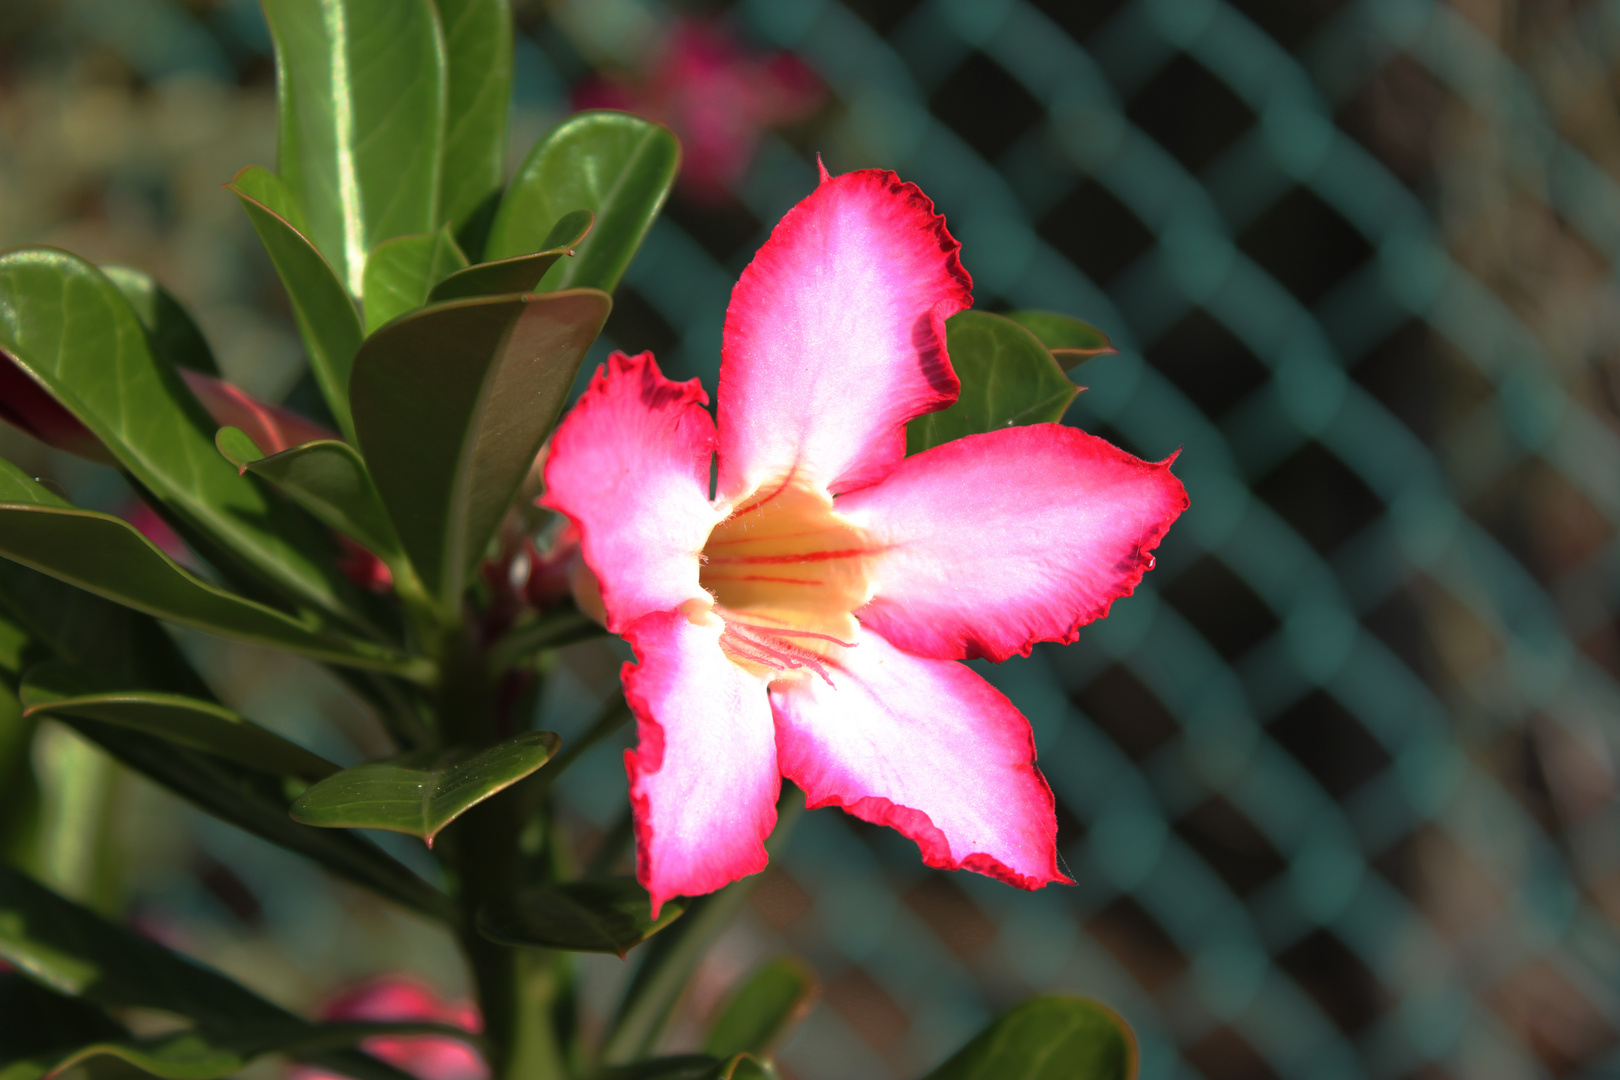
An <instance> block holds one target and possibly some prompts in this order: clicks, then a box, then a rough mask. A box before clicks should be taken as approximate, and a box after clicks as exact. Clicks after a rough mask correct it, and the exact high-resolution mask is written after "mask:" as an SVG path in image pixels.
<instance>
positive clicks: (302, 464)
mask: <svg viewBox="0 0 1620 1080" xmlns="http://www.w3.org/2000/svg"><path fill="white" fill-rule="evenodd" d="M214 442H215V445H217V446H218V447H219V451H220V453H222V454H224V455H225V458H226V460H227V461H229V462H230V463H231V464H232V465H235V466H236V467H237V469H239V470H241V471H243V472H251V473H252V474H253V475H255V476H260V477H263V478H264V479H265V480H266V481H267V482H269V483H270V484H271V485H273V486H274V487H275V488H276V489H277V490H278V491H280V492H281V493H282V494H284V495H286V496H287V497H288V498H290V499H292V500H293V501H294V502H296V503H297V504H298V505H299V506H302V507H303V508H304V509H305V510H308V511H309V512H310V514H312V515H313V516H314V517H315V519H316V520H317V521H320V522H322V523H324V524H326V525H328V526H330V527H331V528H333V529H336V530H337V531H338V532H340V533H342V534H343V535H345V536H347V537H350V538H351V539H353V540H354V541H355V542H357V543H359V544H360V545H361V546H362V547H364V548H366V549H367V550H368V551H371V552H373V553H375V554H376V555H378V556H380V557H381V558H382V559H383V560H384V561H386V562H389V563H390V564H394V563H397V562H398V561H399V560H400V559H401V557H402V555H401V551H402V549H401V548H400V546H399V537H398V535H396V534H395V532H394V524H393V522H391V521H389V520H388V511H387V510H385V509H383V504H382V498H381V497H380V496H379V495H378V494H377V488H376V485H374V484H373V483H372V482H371V474H370V473H368V472H366V463H365V462H364V461H361V460H360V454H359V453H358V452H357V451H356V450H355V449H354V447H352V446H350V445H349V444H348V443H345V442H339V441H337V440H336V439H319V440H317V441H315V442H307V443H304V444H303V445H301V446H295V447H293V448H292V449H290V450H283V451H282V452H281V453H279V454H271V455H269V456H268V457H266V456H265V454H264V452H263V451H262V450H260V449H259V447H258V444H256V443H255V442H254V441H253V440H252V439H251V438H249V437H248V435H247V433H246V432H244V431H242V430H241V429H240V428H233V427H223V428H220V429H219V433H218V434H217V435H215V437H214Z"/></svg>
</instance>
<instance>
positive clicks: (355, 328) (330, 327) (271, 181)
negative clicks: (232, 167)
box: [225, 165, 365, 440]
mask: <svg viewBox="0 0 1620 1080" xmlns="http://www.w3.org/2000/svg"><path fill="white" fill-rule="evenodd" d="M225 189H226V190H227V191H231V192H234V193H235V195H236V197H237V198H238V199H240V200H241V201H242V208H243V209H244V210H246V211H247V215H248V220H249V221H251V222H252V223H253V230H254V231H255V232H257V233H258V234H259V240H260V242H261V243H263V244H264V249H265V250H266V251H267V252H269V253H270V261H271V262H272V263H273V264H275V268H276V274H277V276H278V277H280V278H281V284H282V287H283V288H285V289H286V290H287V299H288V300H290V301H291V302H292V310H293V321H294V322H296V323H297V324H298V334H299V336H300V337H301V338H303V340H304V349H305V351H306V352H308V353H309V367H310V370H311V371H312V372H313V373H314V375H315V385H317V386H318V387H320V390H321V397H322V398H324V399H325V401H326V407H327V408H328V409H330V410H331V411H332V416H333V417H334V418H335V419H336V420H337V422H338V428H339V429H340V430H341V431H342V432H343V435H344V437H345V438H347V439H350V440H353V438H354V421H353V420H352V419H351V418H350V416H349V370H350V369H351V368H352V367H353V366H354V354H355V352H356V350H358V349H359V348H360V342H361V341H362V340H363V339H364V338H365V331H364V328H363V327H362V326H361V325H360V313H359V312H358V311H356V310H355V309H354V301H353V300H351V299H349V294H348V292H347V291H346V290H345V288H344V285H343V279H342V278H341V277H340V276H339V275H338V272H337V271H336V270H334V269H333V268H332V265H331V264H330V263H328V262H327V261H326V259H325V258H324V257H323V256H322V255H321V253H320V251H319V250H317V249H316V247H315V245H314V244H313V243H311V242H310V240H309V238H308V237H307V236H306V235H305V233H304V226H303V217H302V215H301V214H300V213H299V211H298V207H297V206H296V205H295V204H294V203H293V198H292V194H291V193H290V192H289V191H288V190H287V188H286V185H284V184H283V183H282V182H281V181H280V179H278V178H277V177H276V175H275V174H274V173H271V172H267V171H266V170H264V169H261V168H259V167H258V166H257V165H250V166H248V167H247V168H245V169H243V170H242V171H241V172H239V173H237V174H236V178H235V179H233V180H232V181H231V182H230V183H229V184H227V185H225Z"/></svg>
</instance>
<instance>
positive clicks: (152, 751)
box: [61, 715, 456, 920]
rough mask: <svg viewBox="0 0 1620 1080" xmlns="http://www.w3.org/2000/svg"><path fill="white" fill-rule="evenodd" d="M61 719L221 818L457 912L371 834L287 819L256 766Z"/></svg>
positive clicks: (389, 892) (441, 913)
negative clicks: (369, 836) (372, 839)
mask: <svg viewBox="0 0 1620 1080" xmlns="http://www.w3.org/2000/svg"><path fill="white" fill-rule="evenodd" d="M61 720H62V722H63V723H65V724H67V725H68V726H70V727H72V728H73V729H74V730H75V731H77V732H79V734H81V735H83V736H84V737H85V738H87V739H89V740H90V741H91V742H94V743H95V744H96V745H98V746H100V747H101V748H102V749H103V750H106V751H107V752H108V753H109V754H111V755H112V756H113V757H115V758H117V759H118V760H119V761H121V762H123V763H124V764H125V765H127V766H129V767H130V768H132V769H134V770H136V771H137V772H142V773H145V774H146V775H147V776H149V777H151V778H152V779H153V780H156V781H157V782H158V783H160V784H162V785H163V786H165V787H167V788H169V789H170V790H171V791H173V792H174V793H175V794H177V795H179V796H181V797H182V798H184V799H186V800H188V801H190V802H192V803H195V804H196V805H197V806H198V807H200V808H201V809H203V810H206V811H207V812H208V813H210V814H213V815H214V816H215V817H217V818H219V819H220V820H222V821H227V822H229V823H230V824H232V825H235V826H236V827H237V828H239V829H243V830H245V831H247V832H250V833H253V834H254V835H255V836H258V837H260V838H262V839H265V840H268V841H270V842H271V843H272V844H279V845H280V846H281V847H284V848H286V849H288V850H289V851H295V852H297V853H298V854H300V855H303V856H305V857H306V858H309V859H312V860H314V861H315V862H318V863H320V864H321V865H322V866H324V867H326V869H328V870H330V871H331V872H332V873H334V874H337V875H338V876H340V877H343V878H347V879H348V880H350V881H353V882H355V883H357V884H360V885H364V886H365V887H367V888H369V889H372V890H375V891H376V892H378V893H381V894H382V895H383V896H386V897H388V898H389V899H391V900H394V901H396V902H398V903H401V904H404V905H406V906H407V907H411V908H415V909H416V910H418V911H421V912H423V913H425V914H428V915H432V916H434V917H435V918H440V919H446V920H451V919H454V918H455V917H456V914H455V906H454V905H453V904H452V903H451V901H450V899H449V898H448V897H446V896H445V895H444V894H443V893H442V892H440V891H439V890H438V889H435V888H434V887H433V886H431V885H429V884H428V883H427V882H425V881H423V880H422V879H421V878H419V877H417V876H416V874H414V873H412V872H411V871H410V870H409V869H407V868H406V867H405V866H404V865H403V864H401V863H399V862H398V861H396V860H395V859H394V858H393V857H391V856H390V855H388V854H386V853H385V852H384V851H383V850H382V849H381V848H379V847H377V846H376V845H375V844H373V843H371V842H370V841H368V840H365V839H363V838H361V837H360V836H357V835H356V834H354V833H349V832H342V831H340V830H336V829H316V828H311V827H310V826H308V825H300V824H299V823H298V822H296V821H294V820H293V819H292V818H291V817H289V816H288V811H289V808H290V800H289V799H288V798H287V796H286V792H285V789H284V787H283V785H282V783H281V782H280V781H278V780H275V779H273V778H271V777H268V776H266V775H264V774H263V773H262V772H258V771H256V770H251V769H244V768H242V767H241V766H239V765H233V764H231V763H230V762H228V761H222V760H220V759H219V758H216V757H213V756H211V755H208V754H202V753H199V752H197V751H195V750H188V749H186V748H185V747H183V746H176V745H175V744H174V743H172V742H169V741H168V740H166V739H159V738H156V737H154V736H151V735H146V734H143V733H141V732H137V731H132V730H130V729H129V728H125V727H118V726H115V725H112V724H107V723H103V722H102V721H99V720H90V719H87V718H85V717H80V716H67V715H64V716H63V717H61Z"/></svg>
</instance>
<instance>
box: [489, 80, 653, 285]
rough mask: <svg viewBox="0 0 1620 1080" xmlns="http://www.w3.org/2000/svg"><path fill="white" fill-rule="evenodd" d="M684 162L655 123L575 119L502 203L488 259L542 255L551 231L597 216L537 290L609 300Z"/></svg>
mask: <svg viewBox="0 0 1620 1080" xmlns="http://www.w3.org/2000/svg"><path fill="white" fill-rule="evenodd" d="M680 162H681V145H680V143H679V142H678V141H677V140H676V138H675V136H674V135H672V134H671V133H670V132H669V130H668V129H666V128H663V127H660V126H659V125H657V124H654V123H652V122H651V121H650V120H643V119H641V118H640V117H638V116H631V115H630V114H629V113H621V112H605V111H603V112H582V113H576V114H574V115H573V116H570V117H569V118H568V119H566V120H564V121H563V122H562V123H561V124H558V125H557V126H556V127H555V128H553V129H552V130H551V132H550V133H549V134H547V135H546V137H545V138H543V139H541V140H540V141H539V142H538V143H536V144H535V147H534V149H533V150H531V151H529V156H528V158H527V159H526V160H525V161H524V162H523V166H522V168H520V169H519V170H518V174H517V176H516V177H515V178H513V180H512V184H511V186H510V187H508V188H507V190H506V195H505V196H504V197H503V198H502V199H501V208H500V211H499V212H498V213H496V215H495V224H494V226H493V227H492V228H491V229H490V235H489V246H488V247H487V248H486V249H485V251H484V258H486V259H506V258H510V257H511V256H513V255H527V254H529V253H530V252H534V251H539V250H540V249H541V248H542V247H544V246H545V236H546V233H545V230H546V229H548V228H550V227H551V223H552V222H554V221H556V220H557V219H558V218H560V217H562V216H563V215H564V214H566V213H568V212H569V211H570V210H577V209H580V208H581V207H583V208H584V209H586V210H589V211H591V212H592V213H594V214H595V215H596V229H595V231H593V232H592V233H591V235H590V237H589V238H587V239H586V240H585V242H584V243H582V244H581V245H580V246H579V251H578V254H577V255H576V256H575V257H574V258H572V259H567V260H564V261H563V262H560V263H557V264H556V265H555V266H553V267H552V268H551V270H550V271H549V272H548V273H547V274H546V276H545V279H544V280H543V281H542V282H541V284H540V287H541V288H543V289H568V288H577V287H579V286H589V287H591V288H594V289H601V290H602V291H603V292H612V291H613V289H614V287H615V286H617V285H618V284H619V278H621V277H623V276H624V270H625V267H627V266H629V265H630V259H631V257H632V256H633V255H635V253H636V248H638V247H640V246H641V239H642V237H644V236H646V235H647V230H648V229H649V228H650V227H651V226H652V222H653V218H655V217H657V216H658V211H659V209H660V208H661V207H662V206H663V205H664V199H665V198H666V197H667V196H668V195H669V189H670V186H671V185H672V184H674V182H675V173H676V171H677V170H678V169H679V167H680Z"/></svg>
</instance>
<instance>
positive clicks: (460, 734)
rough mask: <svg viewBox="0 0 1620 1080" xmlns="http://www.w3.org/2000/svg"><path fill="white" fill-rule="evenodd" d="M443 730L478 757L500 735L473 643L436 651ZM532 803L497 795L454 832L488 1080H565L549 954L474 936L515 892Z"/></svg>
mask: <svg viewBox="0 0 1620 1080" xmlns="http://www.w3.org/2000/svg"><path fill="white" fill-rule="evenodd" d="M440 671H441V673H442V676H441V677H442V680H443V681H442V682H441V683H440V686H439V692H438V711H439V724H440V728H441V731H442V733H443V734H444V736H445V738H446V740H447V741H449V742H452V743H456V744H460V745H464V746H468V747H473V748H482V747H485V746H489V745H492V744H493V743H494V742H495V741H496V740H497V739H498V738H499V737H500V735H501V732H502V729H503V726H504V725H503V724H502V722H501V721H502V718H501V717H500V716H499V715H498V710H499V697H498V695H497V694H496V690H495V681H496V680H495V679H492V678H491V675H490V668H489V665H488V657H487V656H486V655H485V654H484V653H483V652H482V651H481V650H480V649H478V647H477V645H476V643H475V641H474V639H473V637H472V636H471V635H470V634H466V633H460V634H450V635H446V637H445V639H444V640H443V641H442V642H441V651H440ZM528 805H529V800H527V799H524V798H522V797H521V794H520V788H512V789H508V790H507V791H503V792H501V793H500V794H499V795H496V796H495V797H494V798H492V799H490V800H488V801H487V802H485V803H484V804H482V805H481V806H478V807H476V808H474V809H473V810H472V811H470V812H468V813H467V814H465V815H464V816H463V817H462V818H461V819H460V820H459V821H457V822H456V823H455V824H454V825H453V826H451V828H452V829H453V830H454V843H453V844H451V845H447V850H446V854H447V855H448V856H449V857H450V858H451V859H452V860H453V866H454V869H455V873H456V878H457V901H458V903H459V906H460V909H461V919H460V923H461V925H460V931H459V936H460V940H461V947H462V951H463V952H464V953H465V954H466V957H467V962H468V964H469V966H470V967H471V968H472V974H473V982H474V985H475V986H476V988H477V992H478V1004H479V1008H480V1009H481V1011H482V1013H483V1018H484V1038H485V1041H486V1045H487V1047H488V1057H489V1067H490V1075H491V1077H492V1080H566V1077H567V1075H568V1074H567V1071H566V1068H565V1066H564V1060H563V1052H562V1048H561V1047H560V1046H559V1044H558V1039H557V1032H556V1028H555V1026H554V1024H553V1017H552V1014H553V1002H554V1000H555V998H556V994H557V982H558V980H557V972H556V969H555V963H554V960H553V957H552V956H551V954H550V953H548V952H545V951H543V950H538V949H514V948H511V947H508V946H505V945H497V944H495V943H494V942H492V941H489V940H488V939H486V938H485V937H483V936H482V935H481V934H479V933H478V928H477V920H478V912H479V909H481V908H482V907H484V905H485V904H487V903H489V902H491V901H496V900H501V899H504V898H505V897H508V896H510V895H511V894H512V893H513V892H514V891H516V889H517V887H518V884H519V874H520V868H521V866H522V865H523V861H524V860H523V858H522V854H521V850H520V844H519V838H520V836H521V833H522V831H523V826H524V823H525V817H526V815H525V808H526V807H527V806H528Z"/></svg>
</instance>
